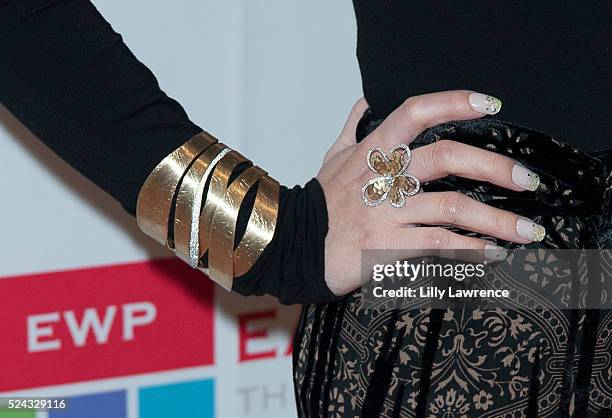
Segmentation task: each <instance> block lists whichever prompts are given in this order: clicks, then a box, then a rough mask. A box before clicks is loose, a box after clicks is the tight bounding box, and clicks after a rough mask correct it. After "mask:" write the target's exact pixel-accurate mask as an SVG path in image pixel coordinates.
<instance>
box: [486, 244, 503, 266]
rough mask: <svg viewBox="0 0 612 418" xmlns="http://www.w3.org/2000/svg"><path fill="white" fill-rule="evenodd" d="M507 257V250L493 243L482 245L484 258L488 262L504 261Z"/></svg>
mask: <svg viewBox="0 0 612 418" xmlns="http://www.w3.org/2000/svg"><path fill="white" fill-rule="evenodd" d="M506 257H508V250H506V249H505V248H503V247H499V246H497V245H493V244H487V245H485V247H484V258H485V260H486V261H488V262H495V261H504V260H505V259H506Z"/></svg>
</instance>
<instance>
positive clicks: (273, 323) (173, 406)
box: [0, 0, 361, 418]
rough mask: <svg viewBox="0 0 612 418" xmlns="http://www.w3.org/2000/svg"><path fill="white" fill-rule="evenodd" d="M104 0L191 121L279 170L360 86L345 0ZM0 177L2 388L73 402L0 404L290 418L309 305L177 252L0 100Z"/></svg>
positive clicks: (328, 137) (292, 171) (323, 132)
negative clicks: (234, 283)
mask: <svg viewBox="0 0 612 418" xmlns="http://www.w3.org/2000/svg"><path fill="white" fill-rule="evenodd" d="M94 4H95V5H96V7H97V8H98V9H99V10H100V11H101V13H102V14H103V15H104V16H105V17H106V19H107V20H108V21H109V22H110V23H111V24H112V26H113V27H114V29H115V30H116V31H117V32H119V33H121V34H122V36H123V38H124V40H125V42H126V43H127V45H128V46H129V47H130V48H131V49H132V51H133V52H134V53H135V55H136V56H137V57H138V58H139V59H140V60H141V61H142V62H143V63H144V64H146V65H147V66H148V67H149V68H151V70H152V71H153V72H154V73H155V74H156V76H157V77H158V80H159V82H160V85H161V87H162V89H163V90H164V91H166V93H168V94H169V95H170V96H172V97H174V98H176V99H177V100H178V101H179V102H180V103H181V104H182V105H183V106H184V107H185V109H186V111H187V113H188V114H189V116H190V118H191V119H192V120H194V121H195V122H197V123H198V124H200V125H201V126H203V127H205V128H206V130H208V131H210V132H211V133H213V134H214V135H215V136H217V137H219V138H221V139H222V140H223V142H224V143H226V144H228V145H229V146H231V147H232V148H235V149H238V150H240V152H241V153H243V154H244V155H245V156H247V157H248V158H250V159H251V160H253V161H255V162H256V163H257V164H258V165H259V166H261V167H265V168H266V170H268V171H269V172H270V175H271V176H273V177H274V178H277V179H279V180H280V181H281V183H283V184H285V185H288V186H291V185H293V184H296V183H297V184H303V183H305V182H306V181H308V180H309V179H310V178H311V177H313V176H314V175H315V174H316V172H317V170H318V168H319V166H320V163H321V160H322V157H323V155H324V153H325V151H326V150H327V148H328V147H329V146H330V145H331V144H332V143H333V142H334V141H335V138H336V137H337V134H338V132H339V130H340V128H341V127H342V125H343V123H344V120H345V118H346V115H347V114H348V112H349V110H350V108H351V106H352V104H353V103H354V101H355V100H356V99H357V98H358V97H359V96H360V93H359V92H360V91H361V86H360V80H359V71H358V67H357V63H356V60H355V23H354V15H353V10H352V5H351V2H349V1H347V2H335V3H334V2H331V3H330V2H328V1H326V0H315V1H313V2H309V3H304V2H301V1H298V0H261V1H258V2H249V1H247V0H229V1H223V2H218V1H212V0H203V1H200V0H198V1H196V0H185V1H181V2H179V3H176V2H165V1H161V0H153V1H151V0H133V1H129V2H125V1H122V0H94ZM160 29H161V30H160ZM35 52H36V51H32V53H35ZM211 63H214V65H211ZM117 76H118V77H120V76H121V75H120V74H118V75H117ZM49 111H50V112H53V109H49ZM312 120H316V121H317V124H312V123H309V121H312ZM280 145H282V146H280ZM271 150H273V152H271ZM287 153H290V156H291V155H292V156H293V157H292V158H290V159H289V160H290V161H291V166H288V165H287V164H286V161H288V159H287V156H288V154H287ZM0 190H2V197H1V198H0V199H1V202H2V205H0V225H1V230H2V240H1V242H0V402H2V401H6V400H8V399H9V398H10V399H15V398H20V399H23V398H30V397H53V398H55V399H65V400H66V401H67V406H68V407H67V408H65V409H61V408H57V409H50V410H48V411H41V412H27V411H22V412H7V411H6V410H3V409H0V418H123V417H126V418H140V417H142V418H158V417H159V418H161V417H164V418H174V417H177V418H178V417H180V418H209V417H211V418H212V417H222V418H233V417H236V418H259V417H262V418H263V417H266V418H287V417H291V416H295V404H294V395H293V384H292V374H291V350H292V347H291V342H292V337H293V330H294V329H295V327H296V325H297V320H298V318H299V313H300V307H299V306H292V307H288V306H282V305H279V304H278V303H277V302H276V300H275V299H274V298H272V297H252V298H244V297H241V296H238V295H233V294H229V293H227V292H225V291H224V290H223V289H221V288H219V287H218V286H215V285H214V284H212V283H211V282H210V281H209V280H208V279H207V278H206V276H204V275H203V274H201V273H200V272H197V271H194V270H192V269H190V268H189V267H188V266H186V265H184V264H183V263H182V262H180V261H178V260H176V259H174V258H171V255H170V253H168V252H167V251H165V250H164V249H163V248H160V247H159V246H158V245H157V244H156V243H154V242H153V241H152V240H151V239H149V238H147V237H145V236H144V235H143V234H142V233H141V232H140V231H139V230H138V228H137V226H136V224H135V219H134V218H132V217H131V216H129V215H128V214H127V213H125V212H124V211H123V209H122V208H121V207H120V206H119V205H118V204H117V203H116V202H115V201H113V199H112V198H110V197H109V196H108V195H106V194H105V193H104V192H103V191H101V190H100V189H98V188H97V187H96V186H95V185H93V184H92V183H91V182H89V181H88V180H87V179H85V178H83V177H82V176H80V175H79V174H78V173H77V172H76V171H75V170H73V169H72V168H70V167H69V166H68V165H67V164H66V163H64V162H63V161H62V160H60V159H59V158H58V157H57V156H55V155H54V154H52V153H51V152H50V151H49V150H48V149H47V148H46V147H45V146H44V145H42V144H41V143H40V141H38V139H37V138H35V137H34V136H33V135H32V134H31V133H30V132H29V131H28V130H27V128H25V127H24V126H22V125H21V124H20V123H19V121H17V120H16V119H15V118H14V117H13V116H12V115H11V113H10V112H9V111H8V110H6V109H4V108H3V107H2V106H1V104H0Z"/></svg>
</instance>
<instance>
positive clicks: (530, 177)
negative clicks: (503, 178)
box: [512, 163, 540, 192]
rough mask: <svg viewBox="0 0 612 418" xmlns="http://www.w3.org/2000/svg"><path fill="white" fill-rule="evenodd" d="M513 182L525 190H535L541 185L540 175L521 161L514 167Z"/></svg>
mask: <svg viewBox="0 0 612 418" xmlns="http://www.w3.org/2000/svg"><path fill="white" fill-rule="evenodd" d="M512 182H513V183H514V184H516V185H517V186H518V187H522V188H523V189H525V190H530V191H532V192H533V191H535V190H538V187H540V176H538V175H537V174H536V173H534V172H533V171H531V170H529V169H527V168H525V167H524V166H522V165H521V164H519V163H515V164H514V167H512Z"/></svg>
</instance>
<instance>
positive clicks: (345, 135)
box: [324, 97, 368, 161]
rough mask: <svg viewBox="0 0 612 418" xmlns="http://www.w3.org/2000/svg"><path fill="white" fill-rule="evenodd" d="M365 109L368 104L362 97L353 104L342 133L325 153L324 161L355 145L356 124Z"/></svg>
mask: <svg viewBox="0 0 612 418" xmlns="http://www.w3.org/2000/svg"><path fill="white" fill-rule="evenodd" d="M367 108H368V102H366V100H365V98H363V97H362V98H360V99H359V100H357V102H355V104H354V105H353V108H352V109H351V113H349V116H348V119H347V120H346V123H345V124H344V128H342V131H341V132H340V136H339V137H338V139H337V140H336V142H335V143H334V145H332V146H331V148H330V149H329V150H328V151H327V154H326V155H325V159H324V161H327V160H329V159H331V158H333V157H334V155H336V154H338V153H339V152H341V151H343V150H345V149H346V148H348V147H350V146H353V145H355V144H356V140H355V136H356V132H357V124H358V123H359V120H360V119H361V117H362V116H363V114H364V112H365V111H366V109H367Z"/></svg>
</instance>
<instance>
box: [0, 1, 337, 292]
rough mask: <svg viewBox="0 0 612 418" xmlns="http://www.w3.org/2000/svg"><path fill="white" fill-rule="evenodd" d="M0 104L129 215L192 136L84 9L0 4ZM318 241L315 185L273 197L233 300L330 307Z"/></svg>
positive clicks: (320, 200) (63, 4) (174, 107)
mask: <svg viewBox="0 0 612 418" xmlns="http://www.w3.org/2000/svg"><path fill="white" fill-rule="evenodd" d="M0 102H1V103H2V104H3V105H5V106H6V107H7V108H8V109H9V110H10V111H11V112H12V113H13V114H14V115H15V116H16V117H17V118H18V119H19V120H20V121H21V122H22V123H23V124H24V125H26V126H27V127H28V128H29V129H30V130H31V131H32V132H33V133H34V134H35V135H36V136H37V137H38V138H39V139H40V140H41V141H43V142H44V143H45V144H46V145H47V146H48V147H49V148H51V149H52V150H53V151H54V152H55V153H57V154H58V155H59V156H60V157H61V158H63V159H64V160H65V161H67V162H68V163H69V164H70V165H72V166H73V167H74V168H75V169H77V170H78V171H79V172H80V173H81V174H83V175H84V176H86V177H87V178H89V179H90V180H92V181H93V182H94V183H96V184H97V185H98V186H100V187H101V188H102V189H104V190H105V191H107V192H108V193H110V194H111V195H112V196H113V197H114V198H115V199H116V200H117V201H119V202H120V203H121V204H122V205H123V207H124V208H125V209H126V210H127V211H128V212H129V213H131V214H132V215H133V214H135V211H136V200H137V197H138V192H139V191H140V187H141V186H142V184H143V183H144V181H145V180H146V178H147V176H148V174H149V173H150V172H151V170H152V169H153V168H154V167H155V166H156V165H157V164H158V163H159V162H160V161H161V160H162V159H163V158H164V157H165V156H166V155H168V154H169V153H171V152H172V151H173V150H175V149H176V148H178V147H179V146H180V145H182V144H183V143H185V142H186V141H187V140H188V139H189V138H191V137H192V136H194V135H195V134H197V133H198V132H200V131H202V129H201V128H200V127H199V126H197V125H196V124H194V123H193V122H191V121H190V120H189V118H188V117H187V115H186V113H185V111H184V110H183V108H182V107H181V106H180V104H179V103H177V102H176V101H175V100H173V99H172V98H170V97H168V96H167V95H166V94H165V93H164V92H163V91H162V90H161V89H160V87H159V85H158V83H157V80H156V79H155V76H154V75H153V74H152V73H151V71H149V69H148V68H147V67H146V66H145V65H143V64H142V63H141V62H139V61H138V60H137V59H136V57H134V55H133V54H132V53H131V51H130V50H129V49H128V47H127V46H126V45H125V44H124V42H123V40H122V38H121V35H119V34H118V33H116V32H115V31H114V30H113V29H112V27H111V26H110V25H109V24H108V23H107V22H106V21H105V20H104V18H103V17H102V16H101V15H100V13H99V12H98V11H97V10H96V8H95V7H94V6H93V5H92V4H91V2H89V1H85V0H0ZM239 222H241V220H239ZM326 232H327V212H326V206H325V199H324V195H323V192H322V190H321V188H320V185H319V184H318V182H317V181H316V180H314V179H313V180H312V181H311V182H310V183H309V184H308V185H307V186H306V187H305V188H301V187H295V188H293V189H287V188H286V187H282V188H281V201H280V209H279V220H278V227H277V230H276V233H275V236H274V239H273V240H272V242H271V243H270V245H269V246H268V248H267V249H266V250H265V251H264V253H263V254H262V256H261V257H260V259H259V260H258V261H257V263H256V264H255V266H254V267H253V269H252V270H251V271H250V272H249V273H247V274H246V275H245V276H243V277H240V278H238V279H237V280H236V281H235V286H234V287H235V289H234V290H236V291H238V292H239V293H241V294H245V295H248V294H263V293H271V294H273V295H275V296H277V297H278V298H279V299H280V300H281V301H282V302H284V303H310V302H325V301H329V300H334V299H336V298H335V297H334V295H333V294H332V293H331V292H330V291H329V289H328V288H327V286H326V284H325V280H324V265H323V262H324V256H323V254H324V237H325V234H326Z"/></svg>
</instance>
